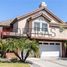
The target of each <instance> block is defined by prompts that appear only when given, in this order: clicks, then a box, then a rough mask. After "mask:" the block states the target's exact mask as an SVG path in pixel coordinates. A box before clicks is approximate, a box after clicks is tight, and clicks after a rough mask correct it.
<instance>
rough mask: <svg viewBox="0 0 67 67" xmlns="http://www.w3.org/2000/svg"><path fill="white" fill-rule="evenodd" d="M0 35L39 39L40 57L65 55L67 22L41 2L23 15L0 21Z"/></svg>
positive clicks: (3, 36) (2, 36)
mask: <svg viewBox="0 0 67 67" xmlns="http://www.w3.org/2000/svg"><path fill="white" fill-rule="evenodd" d="M0 36H1V38H6V37H21V36H23V37H28V38H30V39H36V40H37V41H39V46H40V48H39V49H40V57H41V58H45V57H47V58H49V57H56V58H59V57H65V56H66V53H67V52H66V49H65V47H64V46H65V41H66V40H67V24H66V23H65V22H64V21H62V20H61V19H59V18H58V17H57V16H56V15H54V13H53V12H51V11H50V10H49V9H48V8H47V6H46V4H45V3H44V2H42V3H41V4H40V6H39V8H38V9H36V10H34V11H33V12H30V13H28V14H26V15H23V16H18V17H16V18H14V19H10V20H7V21H4V22H0Z"/></svg>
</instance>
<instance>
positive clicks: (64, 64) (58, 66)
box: [28, 58, 67, 67]
mask: <svg viewBox="0 0 67 67" xmlns="http://www.w3.org/2000/svg"><path fill="white" fill-rule="evenodd" d="M28 60H29V61H30V62H32V63H33V64H32V67H67V60H60V59H54V60H48V59H47V60H45V59H38V58H28Z"/></svg>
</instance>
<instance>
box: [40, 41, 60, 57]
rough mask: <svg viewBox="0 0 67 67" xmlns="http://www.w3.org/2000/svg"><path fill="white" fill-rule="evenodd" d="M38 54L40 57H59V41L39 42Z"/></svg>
mask: <svg viewBox="0 0 67 67" xmlns="http://www.w3.org/2000/svg"><path fill="white" fill-rule="evenodd" d="M40 56H41V58H50V57H56V58H59V57H60V56H61V48H60V43H59V42H55V43H54V42H49V43H47V42H45V43H44V42H43V43H42V44H41V43H40Z"/></svg>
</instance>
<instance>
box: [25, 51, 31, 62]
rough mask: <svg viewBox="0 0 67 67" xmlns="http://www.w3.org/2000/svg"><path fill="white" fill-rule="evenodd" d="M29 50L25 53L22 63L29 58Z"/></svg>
mask: <svg viewBox="0 0 67 67" xmlns="http://www.w3.org/2000/svg"><path fill="white" fill-rule="evenodd" d="M29 53H30V50H28V51H27V53H26V56H25V58H24V62H25V61H26V59H27V57H28V56H29Z"/></svg>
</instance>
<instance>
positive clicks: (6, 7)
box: [0, 0, 67, 21]
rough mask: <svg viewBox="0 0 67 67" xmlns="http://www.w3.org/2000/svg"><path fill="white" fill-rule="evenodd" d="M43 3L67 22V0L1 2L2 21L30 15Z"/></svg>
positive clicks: (15, 0)
mask: <svg viewBox="0 0 67 67" xmlns="http://www.w3.org/2000/svg"><path fill="white" fill-rule="evenodd" d="M41 2H46V4H47V7H48V9H50V10H51V11H52V12H54V13H55V15H57V16H58V17H60V18H61V19H62V20H64V21H67V0H0V21H3V20H7V19H11V18H15V17H16V16H20V15H24V14H26V13H29V12H31V11H33V10H34V9H37V8H38V6H39V4H40V3H41Z"/></svg>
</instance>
